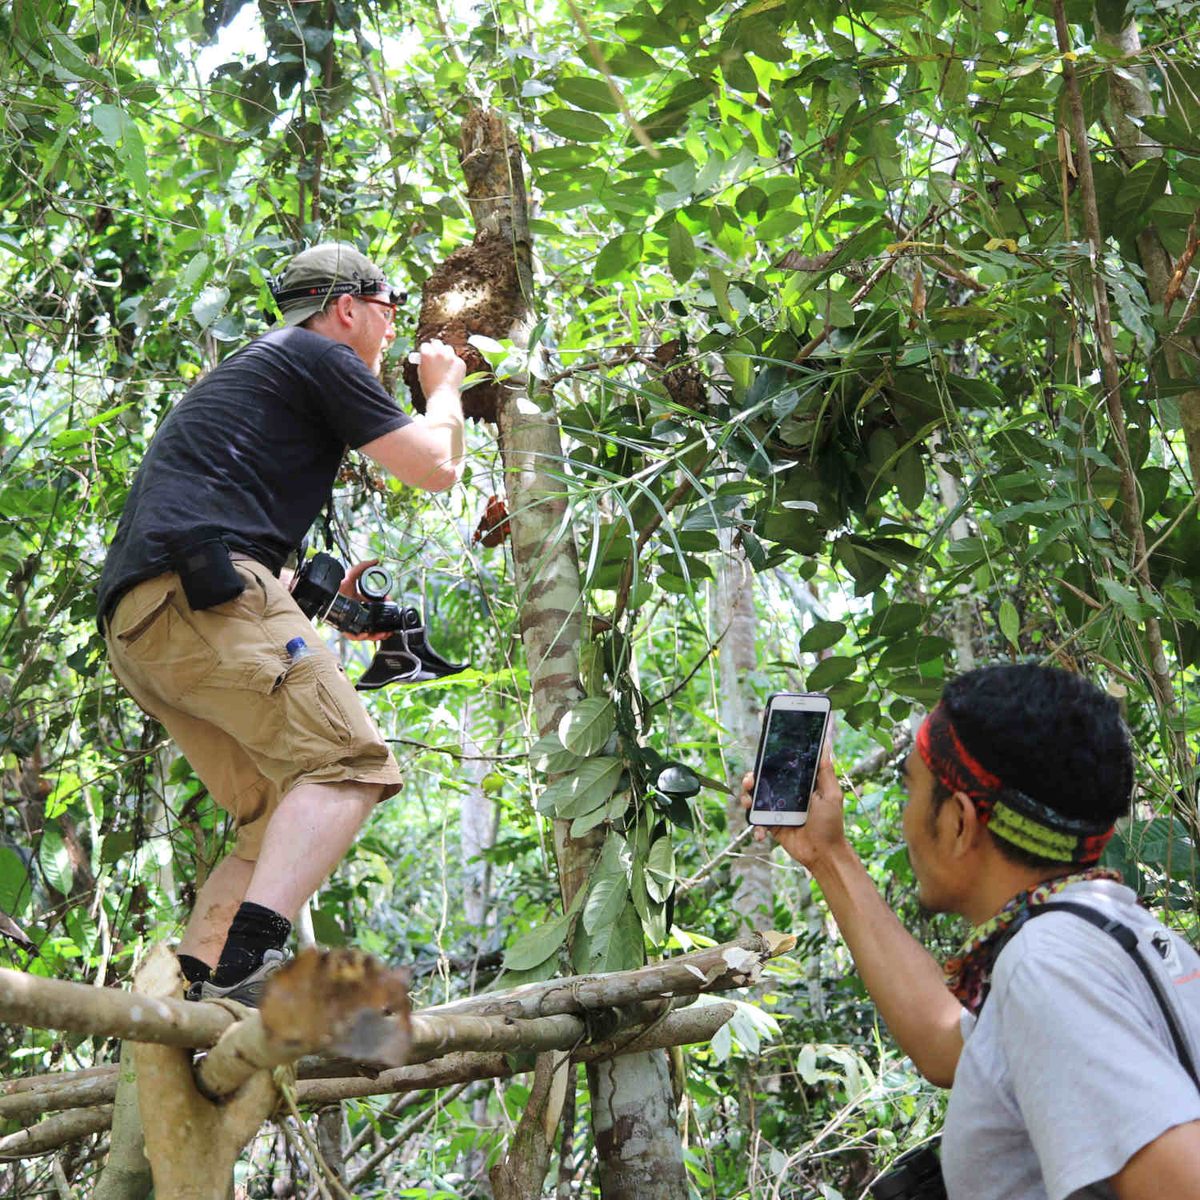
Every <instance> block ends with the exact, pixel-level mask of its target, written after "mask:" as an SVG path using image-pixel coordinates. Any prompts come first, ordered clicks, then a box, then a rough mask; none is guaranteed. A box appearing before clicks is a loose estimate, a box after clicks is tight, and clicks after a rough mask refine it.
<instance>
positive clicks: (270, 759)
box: [105, 559, 402, 861]
mask: <svg viewBox="0 0 1200 1200" xmlns="http://www.w3.org/2000/svg"><path fill="white" fill-rule="evenodd" d="M233 565H234V569H235V570H236V571H237V573H238V574H239V575H240V576H241V577H242V581H243V582H244V583H245V585H246V587H245V590H244V591H243V592H242V594H241V595H240V596H238V597H236V598H235V599H233V600H229V601H226V603H224V604H218V605H216V606H215V607H213V608H208V609H204V610H202V611H199V612H196V611H193V610H192V609H191V608H190V607H189V606H188V602H187V600H186V598H185V597H184V594H183V588H182V586H181V585H180V582H179V577H178V576H177V575H175V574H173V573H172V574H167V575H159V576H156V577H155V578H154V579H148V580H146V581H144V582H143V583H139V584H135V585H134V586H133V587H132V588H130V589H129V591H128V592H126V593H125V595H123V596H122V597H121V599H120V601H119V602H118V604H117V606H116V608H115V610H114V611H113V614H112V617H111V618H110V619H109V621H108V623H107V629H106V630H105V640H106V642H107V644H108V657H109V662H110V663H111V664H112V668H113V673H114V674H115V675H116V677H117V679H118V680H119V681H120V682H121V683H122V684H123V685H124V686H125V689H126V690H127V691H128V692H129V694H130V695H131V696H132V697H133V698H134V699H135V700H136V701H137V702H138V705H139V706H140V707H141V708H142V709H143V710H144V711H145V712H147V713H149V714H150V716H152V717H155V718H157V719H158V720H159V721H161V722H162V724H163V725H164V726H165V727H166V730H167V732H168V733H169V734H170V735H171V737H172V738H173V739H174V741H175V743H176V745H178V747H179V749H180V750H181V751H182V753H183V754H184V756H185V757H186V758H187V760H188V762H189V763H191V765H192V768H193V770H194V771H195V772H196V774H197V775H198V776H199V777H200V779H201V780H202V782H203V783H204V785H205V787H207V788H208V790H209V792H210V793H211V794H212V797H213V799H214V800H215V801H216V802H217V803H218V804H219V805H220V806H221V807H222V808H223V809H225V810H226V811H227V812H229V813H230V814H231V815H232V816H233V818H234V820H235V822H236V825H237V843H236V845H235V847H234V851H233V852H234V854H236V855H237V856H238V857H239V858H244V859H248V860H250V861H254V860H255V859H256V858H257V857H258V851H259V846H260V845H261V843H262V836H263V832H264V831H265V829H266V826H267V821H268V820H269V818H270V816H271V814H272V813H273V812H274V811H275V808H276V806H277V805H278V803H279V801H280V799H281V798H282V797H283V796H285V795H286V794H287V793H288V792H289V791H290V790H291V789H292V788H293V787H295V786H296V784H298V783H335V782H341V781H346V780H356V781H358V782H361V783H378V784H382V785H383V795H382V797H381V799H387V797H388V796H392V795H394V794H395V793H396V792H397V791H398V790H399V787H400V783H401V782H402V778H401V775H400V769H399V767H398V766H397V765H396V760H395V758H394V757H393V756H392V752H391V750H390V749H389V748H388V744H387V743H386V742H385V741H384V740H383V738H382V736H381V735H380V733H379V730H378V729H377V728H376V727H375V723H374V722H373V721H372V720H371V718H370V717H369V716H367V713H366V711H365V709H364V708H363V706H362V701H361V700H360V699H359V697H358V693H357V692H355V690H354V688H353V687H352V686H351V685H350V682H349V680H347V678H346V677H345V675H343V674H342V671H341V668H340V667H339V666H338V663H337V660H336V659H335V658H334V656H333V655H332V653H330V651H329V649H328V647H326V646H325V644H324V642H323V641H322V640H321V638H320V637H319V636H318V635H317V633H316V631H315V630H314V629H313V627H312V624H311V622H310V621H309V620H308V618H307V617H306V616H305V615H304V614H303V613H302V612H301V611H300V610H299V608H297V607H296V602H295V601H294V600H293V599H292V597H291V594H290V593H289V592H288V591H287V589H286V588H285V587H284V586H283V585H282V584H281V583H280V582H279V580H278V579H276V578H275V577H274V576H273V575H272V574H271V572H270V571H268V570H267V569H266V567H263V566H261V565H259V564H258V563H256V562H250V561H247V560H240V559H239V560H234V563H233ZM294 637H302V638H303V639H304V640H305V642H306V643H307V644H308V645H309V646H310V647H311V648H312V649H313V650H315V651H316V653H315V654H312V655H310V656H308V657H306V658H302V659H300V660H299V662H295V663H293V662H291V660H290V659H289V658H288V655H287V651H286V649H285V647H286V646H287V643H288V642H289V641H290V640H291V639H292V638H294Z"/></svg>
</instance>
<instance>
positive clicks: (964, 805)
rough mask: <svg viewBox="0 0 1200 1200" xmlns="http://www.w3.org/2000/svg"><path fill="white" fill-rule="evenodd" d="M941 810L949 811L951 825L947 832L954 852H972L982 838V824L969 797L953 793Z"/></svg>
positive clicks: (960, 793) (962, 793) (964, 793)
mask: <svg viewBox="0 0 1200 1200" xmlns="http://www.w3.org/2000/svg"><path fill="white" fill-rule="evenodd" d="M942 808H943V809H944V810H945V809H949V810H950V813H949V816H950V821H951V824H950V828H949V829H948V830H947V832H948V833H949V834H950V837H951V839H952V841H951V845H952V847H953V849H954V851H955V852H956V853H960V854H962V853H966V852H967V851H969V850H973V849H974V848H975V847H976V845H978V842H979V839H980V838H981V837H982V836H983V831H984V824H983V822H982V821H981V820H980V819H979V812H978V810H977V809H976V808H975V804H974V802H973V801H972V799H971V797H970V796H968V795H967V794H966V792H955V793H954V795H953V796H951V797H950V799H949V801H948V802H947V803H946V804H944V805H942Z"/></svg>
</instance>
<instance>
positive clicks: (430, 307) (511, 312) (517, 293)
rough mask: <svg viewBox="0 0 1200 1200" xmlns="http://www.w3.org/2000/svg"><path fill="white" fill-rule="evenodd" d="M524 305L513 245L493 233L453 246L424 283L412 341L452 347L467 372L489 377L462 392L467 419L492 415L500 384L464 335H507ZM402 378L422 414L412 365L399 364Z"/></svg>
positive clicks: (422, 399)
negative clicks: (438, 341) (432, 341)
mask: <svg viewBox="0 0 1200 1200" xmlns="http://www.w3.org/2000/svg"><path fill="white" fill-rule="evenodd" d="M524 303H525V302H524V299H523V297H522V296H521V287H520V283H519V281H518V279H517V264H516V258H515V256H514V254H513V247H512V243H511V242H510V241H508V240H507V239H505V238H502V237H497V236H494V235H493V236H490V237H482V238H480V239H478V240H477V241H475V242H473V243H472V244H471V245H469V246H464V247H463V248H462V249H461V250H455V251H454V253H453V254H451V255H450V257H449V258H448V259H446V261H445V262H444V263H442V265H441V266H440V267H438V268H437V269H436V270H435V271H434V273H433V274H432V275H431V276H430V277H429V279H428V280H426V282H425V287H424V288H423V290H422V293H421V315H420V318H419V320H418V324H417V337H416V345H417V346H418V347H419V346H420V345H421V343H422V342H427V341H429V340H430V339H432V338H438V339H440V340H441V341H443V342H445V343H447V344H448V345H450V346H453V347H454V349H455V350H456V351H457V352H458V356H459V358H461V359H462V360H463V362H464V363H466V366H467V374H468V375H472V374H475V373H476V372H485V373H486V374H487V376H488V378H487V379H485V380H483V381H482V382H480V383H477V384H475V385H474V386H473V387H471V388H468V389H467V390H466V391H465V392H463V397H462V402H463V415H464V416H466V417H470V418H471V419H472V420H475V421H493V422H494V421H495V420H496V419H497V416H496V414H497V407H498V404H499V400H500V396H501V392H502V388H503V385H502V384H501V383H499V382H497V380H496V379H495V378H494V377H493V376H492V374H491V368H490V367H489V366H488V363H487V360H486V359H485V358H484V357H483V355H482V354H481V353H480V352H479V351H478V350H477V349H476V348H475V347H474V346H472V345H469V344H468V342H467V339H468V338H469V337H470V336H471V335H472V334H482V335H484V336H485V337H489V338H495V339H497V340H500V339H502V338H507V337H508V336H509V335H510V333H511V332H512V328H513V324H514V323H515V321H516V318H517V316H518V314H519V313H521V312H522V311H523V308H524ZM404 382H405V383H406V384H407V385H408V390H409V394H410V395H411V396H412V402H413V407H414V408H415V409H416V410H417V412H419V413H423V412H424V411H425V393H424V392H423V391H422V390H421V383H420V379H419V378H418V373H417V367H416V366H415V365H414V364H413V363H405V364H404Z"/></svg>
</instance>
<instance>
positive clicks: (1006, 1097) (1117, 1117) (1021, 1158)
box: [942, 882, 1200, 1200]
mask: <svg viewBox="0 0 1200 1200" xmlns="http://www.w3.org/2000/svg"><path fill="white" fill-rule="evenodd" d="M1054 899H1063V900H1067V899H1070V900H1073V901H1078V902H1079V903H1082V904H1087V905H1089V906H1090V907H1093V908H1098V909H1100V910H1102V911H1103V912H1104V913H1105V914H1106V915H1110V916H1113V917H1116V918H1117V919H1118V920H1119V921H1122V922H1123V923H1125V924H1127V925H1130V926H1133V927H1141V926H1143V925H1144V924H1145V923H1146V922H1153V918H1151V917H1150V916H1149V914H1148V913H1146V911H1145V910H1144V909H1141V908H1139V907H1138V906H1137V904H1136V901H1135V897H1134V894H1133V892H1131V891H1130V890H1129V889H1128V888H1126V887H1122V886H1121V885H1119V884H1115V883H1107V882H1096V883H1081V884H1075V885H1073V886H1071V887H1069V888H1065V889H1064V890H1063V891H1062V892H1061V893H1059V895H1058V896H1056V897H1054ZM1154 924H1157V923H1156V922H1154ZM1159 928H1161V926H1160V927H1159ZM1164 933H1165V930H1164ZM1164 944H1165V943H1164ZM1168 969H1169V971H1170V974H1171V975H1172V976H1173V981H1172V982H1173V985H1174V986H1173V987H1172V988H1171V991H1172V992H1173V994H1174V995H1175V997H1176V999H1177V1001H1178V1005H1177V1009H1176V1011H1177V1012H1179V1013H1181V1014H1182V1015H1183V1016H1184V1018H1185V1019H1186V1020H1187V1021H1188V1022H1189V1024H1190V1030H1191V1032H1192V1043H1193V1047H1194V1046H1195V1045H1196V1044H1197V1043H1198V1042H1200V1037H1198V1036H1197V1035H1198V1033H1200V955H1197V953H1196V952H1195V951H1194V950H1193V949H1192V948H1191V947H1190V946H1188V945H1187V944H1186V943H1185V942H1184V941H1183V940H1182V939H1181V938H1178V937H1172V938H1171V949H1170V957H1169V960H1168ZM963 1039H964V1041H965V1045H964V1047H963V1052H962V1057H961V1058H960V1059H959V1062H958V1069H957V1071H956V1073H955V1077H954V1088H953V1090H952V1091H951V1093H950V1107H949V1109H948V1111H947V1113H946V1123H945V1128H944V1129H943V1131H942V1168H943V1172H944V1174H945V1177H946V1186H947V1190H948V1192H949V1195H950V1200H1066V1198H1067V1197H1072V1198H1073V1200H1111V1198H1112V1196H1113V1194H1114V1193H1113V1190H1112V1188H1111V1187H1110V1186H1109V1184H1108V1183H1107V1182H1105V1181H1106V1180H1108V1179H1110V1178H1111V1177H1112V1176H1113V1175H1115V1174H1116V1173H1117V1172H1118V1171H1120V1170H1121V1168H1122V1167H1124V1166H1125V1164H1126V1163H1127V1162H1128V1161H1129V1159H1130V1158H1132V1157H1133V1155H1134V1154H1136V1153H1137V1152H1138V1151H1139V1150H1140V1149H1142V1148H1143V1147H1144V1146H1146V1145H1148V1144H1149V1143H1150V1142H1152V1141H1154V1139H1155V1138H1157V1137H1159V1136H1160V1135H1161V1134H1163V1133H1165V1132H1166V1131H1167V1130H1168V1129H1171V1128H1173V1127H1174V1126H1176V1125H1181V1124H1183V1123H1185V1122H1187V1121H1195V1120H1200V1091H1197V1088H1196V1086H1195V1084H1194V1083H1193V1082H1192V1081H1191V1079H1190V1078H1189V1077H1188V1075H1187V1073H1186V1071H1185V1070H1184V1068H1183V1067H1182V1066H1181V1065H1180V1062H1179V1059H1178V1058H1177V1057H1176V1055H1175V1051H1174V1049H1173V1047H1172V1043H1171V1038H1170V1034H1169V1031H1168V1029H1167V1024H1166V1022H1165V1020H1164V1019H1163V1016H1162V1012H1161V1010H1160V1008H1159V1006H1158V1003H1157V1001H1156V1000H1155V999H1154V995H1153V993H1152V992H1151V990H1150V987H1149V985H1148V984H1147V983H1146V981H1145V979H1143V978H1142V976H1141V974H1140V972H1139V971H1138V967H1137V965H1136V963H1134V962H1133V961H1132V960H1131V959H1130V957H1129V955H1128V953H1127V952H1126V951H1125V950H1123V949H1122V948H1121V947H1120V945H1118V943H1117V942H1116V940H1115V939H1114V938H1112V937H1111V936H1110V935H1109V934H1107V933H1105V932H1103V931H1102V930H1100V929H1097V928H1096V927H1095V926H1093V925H1090V924H1088V923H1087V922H1086V921H1084V920H1082V919H1081V918H1079V917H1076V916H1072V915H1071V914H1069V913H1063V914H1062V915H1057V914H1048V915H1045V916H1039V917H1038V918H1037V919H1036V920H1034V921H1030V922H1029V924H1028V925H1026V926H1025V927H1024V928H1023V929H1022V930H1021V931H1020V933H1019V934H1017V936H1016V937H1014V938H1013V940H1012V941H1011V942H1010V943H1009V944H1008V945H1007V946H1006V947H1005V948H1004V950H1003V951H1002V953H1001V955H1000V958H999V959H998V960H997V963H996V968H995V972H994V974H993V976H992V991H991V995H990V996H989V997H988V1001H987V1004H986V1005H985V1006H984V1008H983V1011H982V1012H981V1013H980V1015H979V1018H978V1020H976V1019H975V1018H974V1017H972V1016H971V1015H970V1014H969V1013H967V1011H966V1010H965V1009H964V1010H963ZM1192 1053H1193V1055H1195V1049H1194V1048H1193V1051H1192Z"/></svg>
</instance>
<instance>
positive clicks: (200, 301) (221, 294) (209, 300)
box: [192, 287, 229, 329]
mask: <svg viewBox="0 0 1200 1200" xmlns="http://www.w3.org/2000/svg"><path fill="white" fill-rule="evenodd" d="M228 303H229V289H228V288H227V287H206V288H205V289H204V290H203V291H202V292H201V293H200V295H199V296H197V297H196V301H195V303H194V304H193V305H192V317H193V319H194V320H195V322H196V324H197V325H199V326H200V328H201V329H207V328H208V327H209V326H210V325H211V324H212V323H213V322H214V321H215V320H216V319H217V318H218V317H219V316H220V315H221V313H223V312H224V311H225V305H226V304H228Z"/></svg>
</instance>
